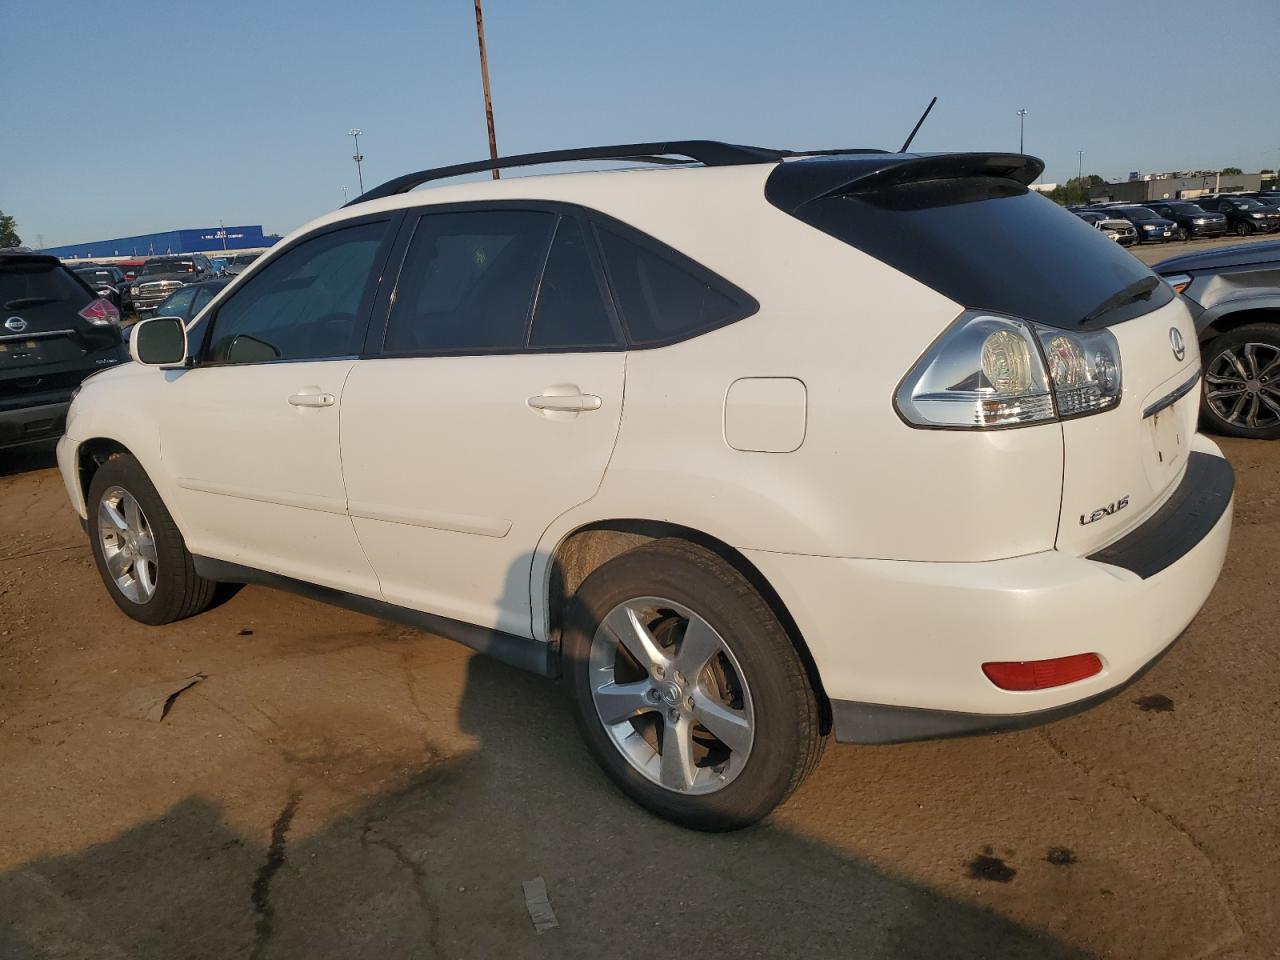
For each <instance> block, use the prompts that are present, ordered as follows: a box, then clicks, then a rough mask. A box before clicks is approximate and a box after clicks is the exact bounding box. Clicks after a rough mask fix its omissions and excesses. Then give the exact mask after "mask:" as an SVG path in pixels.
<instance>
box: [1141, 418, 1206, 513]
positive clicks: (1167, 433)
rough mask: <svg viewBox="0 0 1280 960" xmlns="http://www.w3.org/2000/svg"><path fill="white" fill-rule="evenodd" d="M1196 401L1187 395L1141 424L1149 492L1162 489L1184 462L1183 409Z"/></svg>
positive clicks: (1186, 440) (1187, 434) (1186, 442)
mask: <svg viewBox="0 0 1280 960" xmlns="http://www.w3.org/2000/svg"><path fill="white" fill-rule="evenodd" d="M1196 400H1197V398H1196V396H1195V395H1194V394H1188V395H1187V396H1185V397H1182V398H1181V399H1180V400H1178V401H1177V402H1176V403H1174V404H1173V405H1172V406H1168V407H1165V408H1164V409H1163V410H1160V411H1158V412H1156V413H1153V414H1152V415H1151V416H1149V417H1146V418H1144V420H1143V431H1144V432H1145V434H1146V438H1147V443H1148V454H1147V456H1146V457H1145V458H1144V460H1143V463H1144V465H1145V467H1146V472H1147V480H1148V481H1150V483H1151V488H1152V489H1153V490H1161V489H1163V488H1164V487H1165V486H1166V485H1167V484H1168V483H1169V481H1170V480H1172V479H1173V478H1174V477H1175V476H1176V475H1177V474H1178V471H1180V470H1181V469H1182V465H1183V464H1184V463H1185V462H1186V460H1187V452H1188V450H1189V449H1190V445H1191V436H1190V433H1191V431H1190V430H1189V429H1188V427H1187V405H1188V404H1194V403H1195V402H1196Z"/></svg>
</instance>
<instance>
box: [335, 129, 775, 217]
mask: <svg viewBox="0 0 1280 960" xmlns="http://www.w3.org/2000/svg"><path fill="white" fill-rule="evenodd" d="M788 153H789V151H786V150H769V149H767V148H765V147H744V146H738V145H737V144H732V143H720V142H719V141H717V140H670V141H667V142H665V143H623V144H615V145H613V146H608V147H579V148H578V149H574V150H548V151H545V152H543V153H520V154H516V155H515V156H511V157H498V158H496V159H491V160H476V161H475V162H473V163H455V164H453V165H452V166H449V167H436V168H434V169H431V170H419V171H417V172H416V173H406V174H404V175H403V176H399V177H396V178H395V179H394V180H388V181H387V182H386V183H384V184H382V185H380V186H377V187H374V188H373V189H372V190H368V191H366V192H365V193H362V194H360V196H358V197H356V198H355V199H354V200H352V201H350V202H349V203H347V204H345V206H348V207H349V206H352V205H353V204H357V203H364V202H365V201H366V200H377V199H379V198H380V197H391V196H394V195H396V194H397V193H407V192H408V191H410V190H412V189H413V188H414V187H417V186H421V185H422V184H424V183H428V182H430V181H432V180H444V179H446V178H448V177H460V176H463V175H464V174H468V173H484V172H485V171H487V170H506V169H508V168H510V167H532V166H537V165H539V164H544V163H568V162H571V161H574V160H640V161H644V162H647V163H684V162H686V161H683V160H673V159H670V158H671V157H673V156H674V157H687V158H688V159H689V160H693V161H695V162H697V163H701V164H704V165H706V166H708V167H728V166H734V165H736V164H745V163H773V162H776V161H778V160H781V159H782V158H783V157H784V156H787V155H788Z"/></svg>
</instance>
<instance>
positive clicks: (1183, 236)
mask: <svg viewBox="0 0 1280 960" xmlns="http://www.w3.org/2000/svg"><path fill="white" fill-rule="evenodd" d="M1178 239H1179V240H1181V241H1182V242H1183V243H1189V242H1190V241H1191V240H1192V239H1193V235H1192V233H1191V231H1190V230H1189V229H1188V228H1187V227H1184V226H1179V227H1178Z"/></svg>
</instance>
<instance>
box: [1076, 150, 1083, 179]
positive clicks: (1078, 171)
mask: <svg viewBox="0 0 1280 960" xmlns="http://www.w3.org/2000/svg"><path fill="white" fill-rule="evenodd" d="M1076 159H1077V160H1078V161H1079V162H1078V163H1077V164H1076V179H1077V180H1079V179H1081V178H1082V177H1084V151H1083V150H1077V151H1076Z"/></svg>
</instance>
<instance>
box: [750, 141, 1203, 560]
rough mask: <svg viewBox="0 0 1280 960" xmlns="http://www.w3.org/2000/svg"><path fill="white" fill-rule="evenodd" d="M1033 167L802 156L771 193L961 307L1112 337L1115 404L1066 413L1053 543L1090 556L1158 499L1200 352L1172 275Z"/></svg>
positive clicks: (1182, 463)
mask: <svg viewBox="0 0 1280 960" xmlns="http://www.w3.org/2000/svg"><path fill="white" fill-rule="evenodd" d="M1041 170H1042V164H1041V163H1040V161H1038V160H1036V159H1034V158H1032V157H1024V156H1019V155H1009V154H944V155H937V156H912V155H903V154H881V155H869V156H859V157H837V158H832V159H829V160H828V159H806V160H800V161H792V162H790V163H786V162H784V163H782V164H780V165H779V167H778V168H777V170H775V171H774V173H773V175H771V177H770V179H769V182H768V184H767V185H766V196H767V198H768V199H769V200H770V202H772V203H773V204H774V205H775V206H778V207H780V208H781V209H783V210H785V211H786V212H788V213H791V214H792V215H793V216H796V217H799V218H800V219H801V220H804V221H805V222H807V223H809V224H811V225H812V226H814V227H817V228H818V229H820V230H822V231H824V232H826V233H829V234H831V235H832V236H834V237H837V238H838V239H840V240H843V241H844V242H846V243H849V244H851V245H853V246H855V247H857V248H859V249H860V250H862V251H863V252H865V253H868V254H870V255H871V256H873V257H875V258H876V259H878V260H881V261H883V262H884V263H886V264H888V265H890V266H892V267H894V268H895V269H897V270H899V271H901V272H903V273H906V274H908V275H909V276H911V277H913V278H914V279H916V280H918V281H919V282H921V283H924V284H926V285H928V286H929V287H932V288H933V289H935V290H937V291H938V292H939V293H941V294H943V295H945V296H946V297H948V298H949V299H951V300H953V301H954V302H956V303H958V304H960V305H962V306H964V307H966V308H968V309H970V310H980V311H990V312H991V313H994V314H999V315H1002V316H1007V317H1014V318H1018V319H1022V320H1029V321H1032V322H1033V323H1034V324H1037V325H1039V327H1041V328H1048V329H1050V330H1053V331H1059V330H1061V331H1065V332H1067V333H1068V334H1070V333H1071V332H1073V331H1080V332H1083V333H1087V332H1089V331H1095V330H1100V329H1105V330H1107V331H1108V332H1109V333H1110V334H1111V335H1112V336H1114V337H1115V340H1116V344H1117V346H1118V348H1119V356H1120V368H1121V394H1120V400H1119V402H1118V403H1117V404H1116V405H1115V406H1112V407H1111V408H1109V409H1106V410H1104V411H1102V412H1095V413H1088V414H1084V415H1080V416H1076V417H1074V418H1066V419H1063V420H1062V422H1061V424H1060V429H1061V433H1062V441H1063V479H1062V500H1061V513H1060V516H1059V518H1058V536H1057V546H1058V548H1059V549H1060V550H1064V551H1069V552H1071V553H1075V554H1087V553H1090V552H1092V551H1093V550H1095V549H1097V548H1098V547H1101V546H1104V545H1106V544H1107V543H1109V542H1111V541H1113V540H1115V539H1117V538H1118V537H1119V536H1121V535H1122V534H1124V533H1125V532H1126V531H1127V530H1129V529H1130V528H1132V527H1133V526H1135V525H1137V524H1138V523H1140V522H1141V521H1142V520H1143V519H1144V518H1145V517H1147V516H1149V515H1150V514H1151V513H1152V512H1154V511H1155V510H1156V509H1157V508H1158V507H1159V506H1160V504H1162V503H1163V502H1164V500H1166V499H1167V498H1168V496H1169V494H1170V493H1171V492H1172V489H1173V487H1174V486H1175V485H1176V484H1177V482H1178V480H1179V479H1180V478H1181V476H1182V473H1183V471H1184V470H1185V468H1186V463H1187V453H1188V448H1189V445H1190V442H1191V437H1192V436H1193V435H1194V433H1195V427H1196V404H1197V397H1198V392H1197V390H1196V387H1197V386H1198V380H1197V376H1198V372H1199V354H1198V352H1197V350H1196V337H1195V331H1194V328H1193V325H1192V322H1191V318H1190V316H1189V314H1188V312H1187V309H1186V307H1185V306H1184V305H1183V304H1182V302H1181V301H1179V300H1177V299H1176V298H1175V297H1174V294H1173V291H1172V290H1171V289H1170V288H1169V287H1168V286H1167V285H1166V284H1164V283H1163V282H1161V281H1159V280H1158V279H1157V278H1156V277H1155V275H1154V274H1153V273H1152V272H1151V271H1150V270H1149V269H1148V268H1147V267H1146V266H1145V265H1143V264H1142V263H1141V262H1140V261H1139V260H1138V259H1137V258H1136V257H1133V256H1132V255H1131V254H1129V253H1128V252H1127V251H1125V250H1124V249H1122V248H1121V247H1120V246H1119V245H1118V244H1116V243H1114V242H1113V241H1111V240H1109V239H1107V238H1106V237H1105V236H1104V235H1103V234H1102V233H1100V232H1099V231H1098V230H1096V229H1094V228H1092V227H1091V226H1089V225H1088V224H1086V223H1085V222H1084V221H1082V220H1080V219H1079V218H1078V217H1076V216H1074V215H1072V214H1071V213H1069V212H1068V211H1066V210H1065V209H1063V208H1061V207H1059V206H1058V205H1057V204H1055V203H1053V202H1051V201H1049V200H1047V199H1045V198H1043V197H1040V196H1038V195H1037V194H1035V193H1034V192H1033V191H1030V190H1029V189H1028V187H1027V185H1028V184H1030V183H1031V182H1033V181H1034V180H1035V178H1036V177H1037V176H1038V175H1039V174H1040V172H1041Z"/></svg>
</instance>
